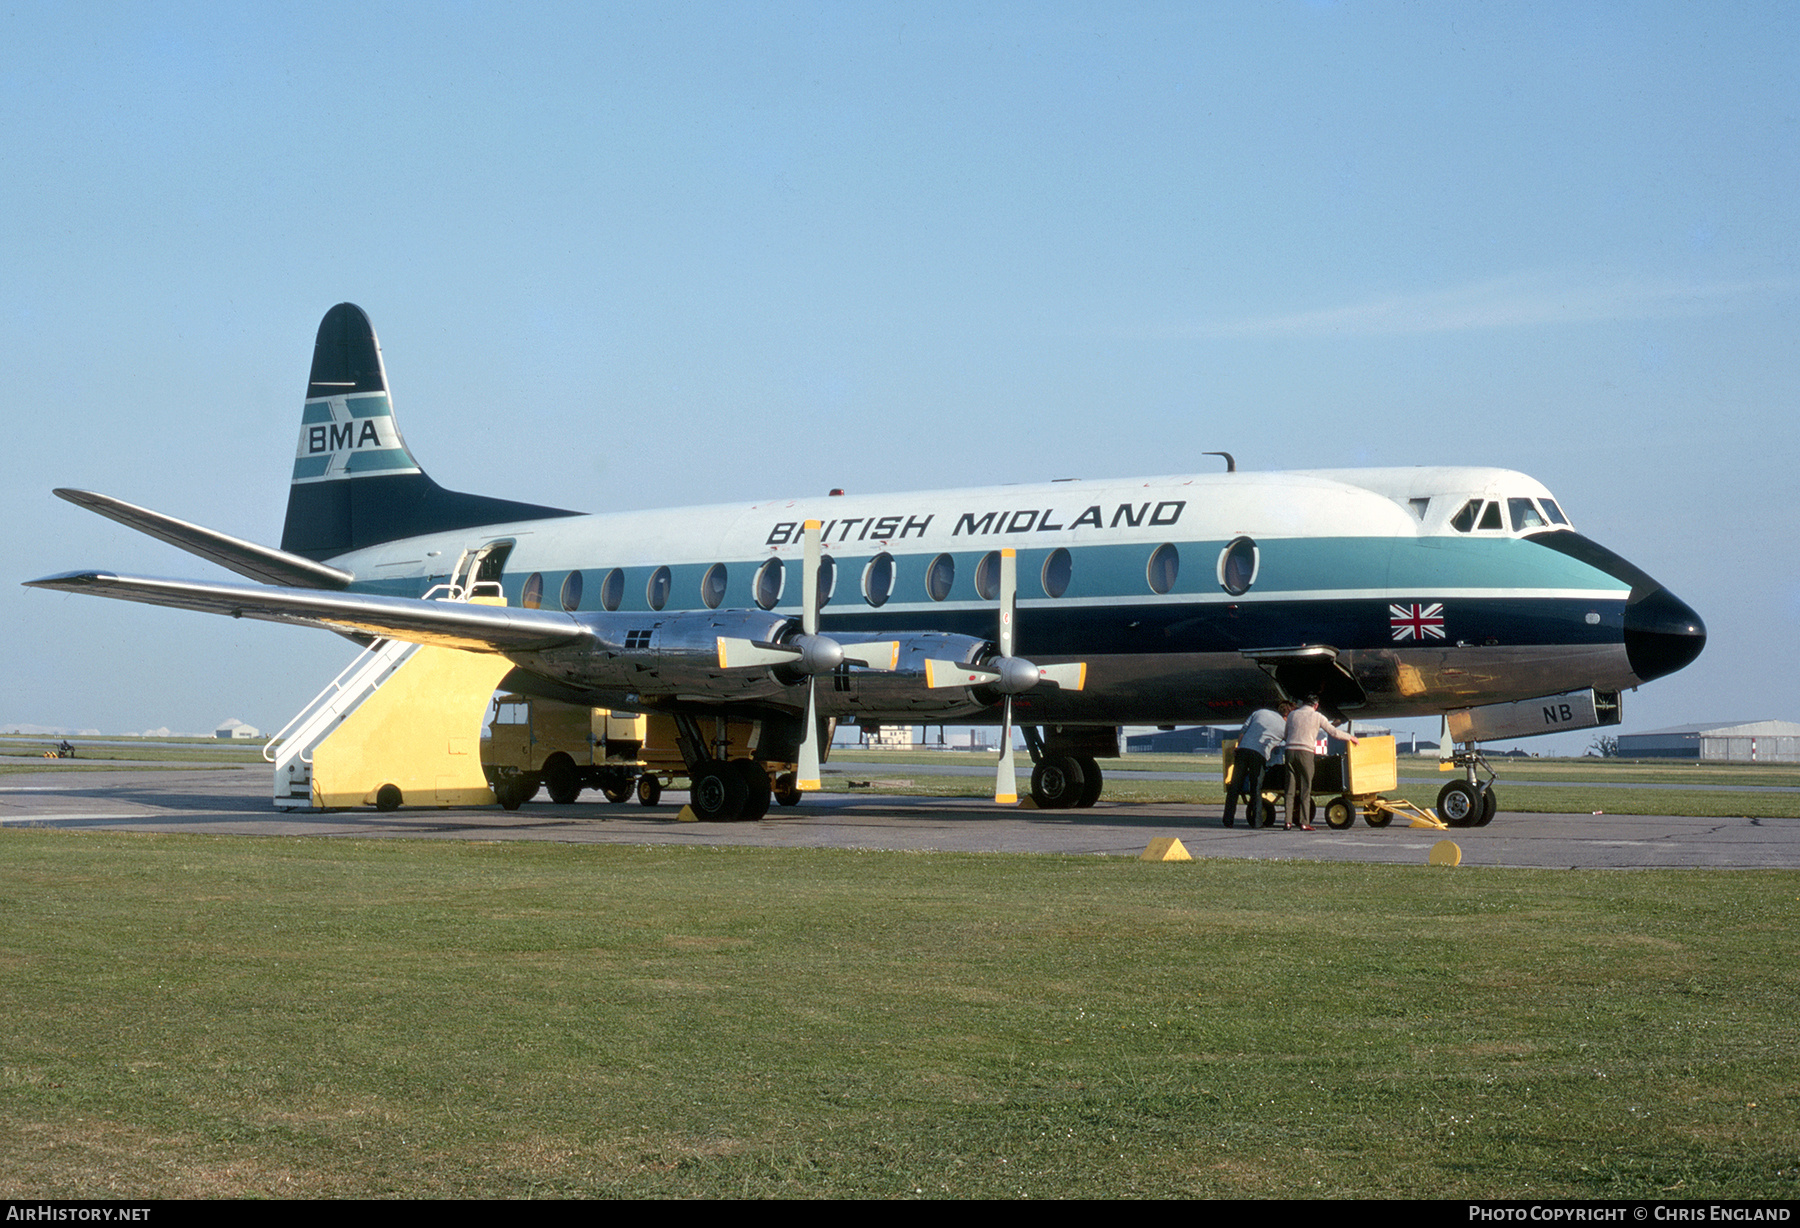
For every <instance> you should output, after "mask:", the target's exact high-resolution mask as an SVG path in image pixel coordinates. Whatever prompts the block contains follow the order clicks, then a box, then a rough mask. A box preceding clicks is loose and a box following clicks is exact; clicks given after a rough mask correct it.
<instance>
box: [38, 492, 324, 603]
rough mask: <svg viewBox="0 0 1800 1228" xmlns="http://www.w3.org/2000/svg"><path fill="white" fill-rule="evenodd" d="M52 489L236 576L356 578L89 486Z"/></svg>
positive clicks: (318, 583) (309, 584) (305, 580)
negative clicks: (80, 488) (77, 488)
mask: <svg viewBox="0 0 1800 1228" xmlns="http://www.w3.org/2000/svg"><path fill="white" fill-rule="evenodd" d="M51 493H52V494H54V495H55V496H56V497H57V498H59V499H67V500H68V501H69V502H70V503H73V504H74V505H75V506H76V507H85V508H87V510H88V511H90V512H98V513H99V514H100V515H102V516H105V517H106V518H107V519H108V520H116V521H118V522H119V523H120V524H122V525H127V526H129V527H131V528H133V529H136V530H137V531H138V532H140V533H148V534H149V535H150V536H151V537H154V538H157V539H159V540H161V541H166V542H168V543H169V544H170V545H171V546H178V547H180V548H181V549H183V550H186V551H187V552H188V553H189V554H197V555H199V556H200V557H201V558H203V559H206V560H207V561H209V562H213V563H217V564H218V565H219V566H221V567H223V568H225V569H226V570H228V571H235V572H237V573H238V575H240V576H248V577H250V578H251V579H252V580H259V581H261V582H262V583H264V584H293V585H297V586H299V587H300V588H344V587H346V586H348V585H349V583H350V581H351V580H353V579H355V577H354V576H352V575H351V574H350V573H349V572H347V571H340V570H339V569H337V568H336V567H328V566H326V565H325V564H324V563H315V562H313V560H311V559H309V558H304V557H302V556H301V555H298V554H289V553H288V552H287V551H285V550H275V549H271V548H270V547H268V546H259V545H257V544H256V543H255V542H247V541H244V540H243V539H242V538H238V537H232V536H230V535H229V534H226V533H221V532H219V531H218V530H217V529H208V528H204V527H202V526H201V525H197V524H189V523H188V522H187V521H185V520H177V519H175V517H173V516H165V515H163V514H162V513H161V512H153V511H151V510H150V509H149V508H147V507H139V506H137V505H136V504H135V503H127V502H125V500H123V499H115V498H113V497H112V496H111V495H101V494H95V493H94V492H93V491H91V490H70V489H68V488H67V487H58V488H57V489H56V490H54V491H52V492H51Z"/></svg>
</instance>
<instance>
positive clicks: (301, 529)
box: [281, 303, 576, 559]
mask: <svg viewBox="0 0 1800 1228" xmlns="http://www.w3.org/2000/svg"><path fill="white" fill-rule="evenodd" d="M575 514H576V513H574V512H568V511H563V510H561V509H559V508H553V507H539V506H536V505H535V504H530V503H514V502H512V501H511V500H509V499H490V498H487V497H485V496H483V495H465V494H461V493H458V492H457V491H453V490H445V489H444V488H443V487H442V486H439V485H438V484H437V483H436V482H434V481H432V480H431V479H430V478H429V477H428V476H426V474H425V471H424V470H423V469H421V468H419V462H418V461H416V460H414V459H413V455H412V452H411V451H409V450H408V449H407V446H406V440H405V439H403V438H402V437H401V435H400V426H399V423H398V422H397V421H396V419H395V418H394V407H393V403H392V401H390V400H389V399H388V385H387V369H386V367H385V366H384V365H383V364H382V361H381V343H380V342H379V341H377V340H376V339H375V326H374V325H372V324H371V323H369V317H368V315H367V313H365V312H364V311H363V309H362V308H361V307H358V306H357V305H356V304H354V303H339V304H338V305H337V306H336V307H333V308H332V309H331V310H330V311H328V312H326V313H325V318H324V319H323V320H321V321H320V322H319V335H318V339H317V340H316V341H315V342H314V343H313V361H312V377H311V380H310V382H309V383H308V384H307V387H306V407H305V410H304V411H303V412H302V414H301V418H300V444H299V447H298V449H297V450H296V452H295V455H294V478H293V485H292V486H290V487H289V488H288V507H287V524H286V526H285V527H284V528H283V529H282V533H281V548H282V549H283V550H286V551H289V552H291V553H294V554H299V555H304V556H306V557H307V558H311V559H323V558H329V557H330V556H332V555H335V554H342V553H344V552H345V551H347V550H360V549H362V548H363V547H365V546H376V545H380V544H381V543H382V542H388V541H394V540H396V539H398V538H402V537H414V536H417V535H418V534H421V533H435V532H439V531H442V530H447V529H467V528H472V527H474V526H477V525H484V524H500V523H504V522H506V521H513V520H541V519H544V518H547V517H551V516H573V515H575Z"/></svg>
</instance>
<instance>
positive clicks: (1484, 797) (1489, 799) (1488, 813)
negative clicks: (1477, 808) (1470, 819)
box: [1475, 781, 1500, 827]
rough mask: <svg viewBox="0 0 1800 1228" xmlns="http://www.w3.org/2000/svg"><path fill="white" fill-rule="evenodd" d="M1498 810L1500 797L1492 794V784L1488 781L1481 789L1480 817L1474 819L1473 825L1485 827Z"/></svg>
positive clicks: (1492, 819)
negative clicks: (1486, 785) (1485, 786)
mask: <svg viewBox="0 0 1800 1228" xmlns="http://www.w3.org/2000/svg"><path fill="white" fill-rule="evenodd" d="M1499 812H1500V799H1499V798H1498V797H1496V796H1494V785H1493V782H1492V781H1489V782H1488V787H1487V788H1485V789H1483V790H1482V791H1481V817H1480V818H1479V819H1476V820H1475V826H1477V827H1486V826H1487V825H1488V824H1489V823H1492V822H1493V821H1494V816H1495V815H1496V814H1498V813H1499Z"/></svg>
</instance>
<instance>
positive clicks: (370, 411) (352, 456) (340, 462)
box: [294, 392, 419, 482]
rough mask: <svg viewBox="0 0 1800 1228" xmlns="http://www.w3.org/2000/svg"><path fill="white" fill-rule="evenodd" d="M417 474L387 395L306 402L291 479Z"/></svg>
mask: <svg viewBox="0 0 1800 1228" xmlns="http://www.w3.org/2000/svg"><path fill="white" fill-rule="evenodd" d="M418 472H419V466H418V463H417V462H415V461H414V460H413V458H412V453H411V452H408V451H407V450H406V441H405V440H404V439H402V438H400V430H399V428H398V427H397V426H396V425H395V424H394V408H393V405H392V404H391V403H390V402H389V401H388V396H387V393H385V392H373V393H354V394H350V395H347V396H336V397H322V398H320V399H318V400H312V401H308V402H307V403H306V410H305V412H304V414H302V416H301V419H300V445H299V448H298V449H297V451H296V452H295V454H294V481H295V482H329V481H335V480H338V479H342V478H354V477H370V476H374V475H376V474H394V473H418Z"/></svg>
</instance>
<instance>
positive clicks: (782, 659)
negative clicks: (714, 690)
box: [719, 635, 800, 669]
mask: <svg viewBox="0 0 1800 1228" xmlns="http://www.w3.org/2000/svg"><path fill="white" fill-rule="evenodd" d="M799 656H800V650H799V649H798V648H790V647H788V646H787V645H786V644H766V643H764V642H763V641H761V640H745V639H738V638H737V637H735V636H724V635H721V636H720V637H719V668H720V669H753V668H755V667H757V666H761V665H792V664H793V663H794V661H795V660H796V659H797V658H798V657H799Z"/></svg>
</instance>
